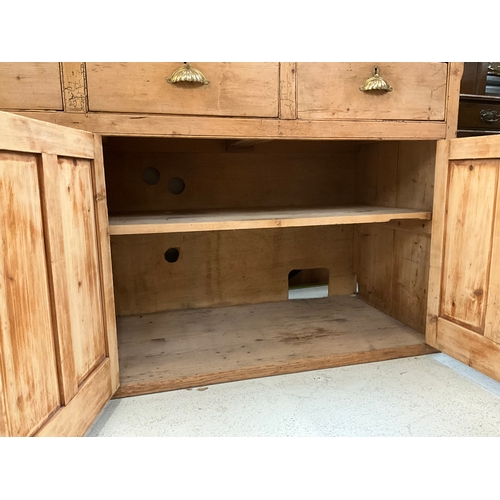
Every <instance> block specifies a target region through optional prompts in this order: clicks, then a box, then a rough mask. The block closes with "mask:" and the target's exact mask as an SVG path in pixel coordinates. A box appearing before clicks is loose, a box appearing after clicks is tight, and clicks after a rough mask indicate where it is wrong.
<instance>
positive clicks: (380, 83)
mask: <svg viewBox="0 0 500 500" xmlns="http://www.w3.org/2000/svg"><path fill="white" fill-rule="evenodd" d="M359 90H361V91H362V92H369V91H371V90H383V91H385V92H392V91H393V90H394V89H393V88H392V87H391V86H390V85H389V84H388V83H387V82H386V81H385V80H384V79H383V78H382V77H381V76H380V75H379V74H378V66H375V67H374V68H373V76H370V78H368V80H366V82H365V84H364V85H363V86H361V87H359Z"/></svg>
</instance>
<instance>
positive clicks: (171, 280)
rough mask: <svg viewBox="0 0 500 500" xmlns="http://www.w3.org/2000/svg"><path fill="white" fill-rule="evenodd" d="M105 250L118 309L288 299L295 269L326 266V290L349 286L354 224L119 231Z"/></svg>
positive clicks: (342, 289)
mask: <svg viewBox="0 0 500 500" xmlns="http://www.w3.org/2000/svg"><path fill="white" fill-rule="evenodd" d="M169 248H175V249H177V250H178V251H179V258H178V260H177V261H176V262H167V261H166V260H165V257H164V254H165V252H166V250H168V249H169ZM111 250H112V256H113V276H114V289H115V300H116V312H117V314H118V315H128V314H143V313H148V312H155V311H164V310H171V309H184V308H186V309H189V308H196V307H219V306H223V305H233V304H251V303H260V302H271V301H279V300H286V299H287V298H288V274H289V273H290V271H292V270H293V269H318V268H325V269H328V271H329V277H330V281H329V294H330V295H346V294H351V293H354V291H355V279H354V273H353V269H352V252H353V228H352V226H328V227H304V228H280V229H256V230H250V231H220V232H215V231H207V232H202V233H172V234H151V235H140V236H137V235H132V236H117V237H112V239H111Z"/></svg>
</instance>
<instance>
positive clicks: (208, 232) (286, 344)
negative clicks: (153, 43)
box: [0, 63, 500, 436]
mask: <svg viewBox="0 0 500 500" xmlns="http://www.w3.org/2000/svg"><path fill="white" fill-rule="evenodd" d="M21 66H23V67H22V68H21ZM14 69H15V68H14ZM58 70H59V72H58V73H57V75H58V76H57V78H58V82H59V85H60V87H59V88H60V96H61V97H62V107H60V108H58V107H57V106H56V105H55V104H44V103H42V100H43V99H45V97H44V95H45V94H44V93H43V92H40V95H38V93H37V92H36V91H35V92H34V93H32V95H31V96H30V98H29V99H28V97H27V98H26V104H25V105H23V102H18V103H17V104H16V105H15V107H14V109H10V108H8V106H3V109H4V110H5V111H9V112H1V113H0V130H1V134H0V160H1V161H0V193H1V196H0V215H1V218H0V225H1V228H2V238H1V240H0V245H1V249H0V252H1V255H2V256H3V259H2V261H1V262H2V263H1V264H0V349H1V351H0V435H5V436H28V435H52V436H66V435H83V434H84V433H85V431H86V430H87V428H88V427H89V426H90V425H91V423H92V421H93V420H94V419H95V417H96V416H97V415H98V413H99V412H100V410H101V409H102V407H103V406H104V404H105V403H106V401H108V400H109V399H110V398H111V397H124V396H129V395H137V394H146V393H152V392H159V391H166V390H173V389H180V388H190V387H196V386H199V385H206V384H213V383H218V382H225V381H233V380H242V379H246V378H253V377H261V376H269V375H275V374H284V373H292V372H296V371H302V370H313V369H319V368H327V367H334V366H341V365H347V364H355V363H364V362H369V361H380V360H385V359H392V358H397V357H404V356H414V355H420V354H425V353H429V352H435V350H436V349H438V350H441V351H443V352H446V353H448V354H450V355H451V356H454V357H456V358H457V359H459V360H461V361H464V362H466V363H468V364H469V365H471V366H473V367H475V368H477V369H478V370H480V371H482V372H484V373H486V374H487V375H489V376H491V377H493V378H495V379H497V380H499V379H500V313H498V306H499V301H500V281H499V278H498V276H497V275H498V272H496V271H497V270H498V268H499V265H500V262H499V260H500V248H499V247H500V227H499V224H500V215H499V208H498V206H499V205H498V203H497V200H498V198H499V192H498V190H499V182H498V175H499V167H500V137H473V138H460V139H456V138H454V136H455V133H456V124H457V114H458V100H459V86H460V77H461V72H462V64H461V63H421V64H414V63H379V64H372V63H342V64H337V63H244V64H239V63H191V64H190V66H183V65H182V64H181V63H175V64H174V63H154V64H149V63H142V64H137V63H134V64H132V63H106V64H103V63H99V64H97V63H60V65H59V67H58ZM177 70H179V71H177ZM12 71H13V67H12V65H9V67H8V68H6V69H3V68H2V67H1V65H0V80H1V79H2V78H4V77H5V78H7V77H8V78H10V81H11V82H13V83H14V84H15V82H16V81H18V82H19V81H20V82H21V83H22V78H21V80H19V79H17V78H16V77H17V76H19V75H17V74H15V73H16V72H15V71H14V73H12ZM21 71H25V72H26V71H27V72H28V73H29V72H31V73H32V74H39V75H40V86H41V88H42V87H43V88H45V87H46V81H45V80H46V79H45V78H44V77H43V74H42V72H41V71H42V67H35V66H33V67H31V68H26V65H24V64H23V65H20V66H19V72H21ZM2 72H4V75H2ZM37 72H38V73H37ZM9 75H10V76H9ZM12 75H14V76H12ZM176 79H178V80H179V81H176ZM187 79H192V80H194V81H190V82H189V81H186V80H187ZM21 83H19V85H21ZM19 89H20V90H19V92H20V95H21V94H22V92H23V90H22V87H19ZM9 92H12V86H10V87H9ZM1 94H2V91H0V103H2V102H7V100H6V99H4V100H3V101H2V98H3V97H4V96H2V95H1ZM11 95H14V96H15V95H16V92H14V93H13V94H11ZM9 99H10V98H9ZM30 99H31V100H30ZM37 99H39V103H38V102H37ZM51 106H52V107H51ZM297 273H299V274H298V276H299V277H301V278H300V279H301V280H302V283H306V284H307V283H308V280H309V281H310V280H311V279H313V277H314V279H320V280H323V281H324V282H325V284H326V285H327V286H328V296H327V297H324V298H319V299H308V300H304V299H302V300H290V299H289V288H290V287H291V286H292V284H293V283H294V282H295V281H294V280H297V279H298V278H297V277H296V276H297ZM318 277H320V278H318Z"/></svg>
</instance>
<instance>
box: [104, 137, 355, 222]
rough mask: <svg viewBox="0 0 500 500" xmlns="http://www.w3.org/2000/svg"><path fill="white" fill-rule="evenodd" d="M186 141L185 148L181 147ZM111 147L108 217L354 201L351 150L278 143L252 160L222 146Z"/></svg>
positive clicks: (257, 150) (258, 150) (131, 142)
mask: <svg viewBox="0 0 500 500" xmlns="http://www.w3.org/2000/svg"><path fill="white" fill-rule="evenodd" d="M113 139H114V138H113ZM136 141H139V144H138V145H137V146H135V143H136ZM171 141H172V142H173V143H172V144H170V142H171ZM182 141H187V142H188V144H186V145H183V144H180V142H182ZM108 142H109V143H111V145H113V144H115V147H114V148H113V149H112V150H108V147H107V146H108V144H106V147H105V148H104V155H105V165H106V186H107V192H108V195H107V196H108V209H109V212H110V214H111V215H115V214H117V213H127V212H131V211H132V212H136V213H138V212H145V211H161V212H164V211H169V212H170V211H173V212H177V211H181V210H213V209H226V208H234V209H240V208H249V209H255V208H258V209H264V208H266V207H269V208H273V209H274V208H278V207H294V206H299V207H300V206H302V207H304V206H315V207H319V206H324V207H330V206H332V205H350V204H354V203H356V201H357V200H356V186H355V182H354V173H355V172H354V161H355V156H354V144H347V145H346V144H345V143H344V144H342V143H339V142H335V141H319V142H312V141H311V142H308V141H306V142H304V141H273V142H266V143H260V144H256V145H255V146H254V149H253V152H252V153H251V154H232V153H228V152H227V151H226V146H225V142H224V141H223V140H222V141H221V140H203V139H197V140H186V139H183V140H182V139H177V140H171V139H156V141H145V140H141V139H128V141H127V143H126V144H123V143H119V144H116V141H112V140H110V141H108ZM151 142H153V144H152V146H153V147H156V150H155V151H150V152H148V151H147V149H146V150H145V151H133V150H134V149H139V148H141V147H142V146H141V143H142V145H143V146H145V145H146V143H148V144H149V143H151ZM155 143H156V144H155ZM158 143H160V144H158ZM161 143H163V144H161ZM200 143H201V144H200ZM190 147H192V148H193V149H192V151H190ZM131 149H132V151H130V150H131ZM160 149H163V151H158V150H160ZM313 164H314V168H311V165H313ZM145 169H156V171H157V173H156V175H157V178H156V179H153V181H154V180H156V181H157V182H156V184H148V183H147V182H146V181H145V180H144V178H143V175H144V171H145ZM172 178H177V179H182V182H184V191H182V193H180V194H173V193H172V192H171V191H170V189H169V182H170V180H171V179H172ZM333 186H335V188H333ZM340 186H341V187H342V188H341V189H339V188H338V187H340Z"/></svg>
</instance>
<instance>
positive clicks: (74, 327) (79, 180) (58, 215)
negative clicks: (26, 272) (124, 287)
mask: <svg viewBox="0 0 500 500" xmlns="http://www.w3.org/2000/svg"><path fill="white" fill-rule="evenodd" d="M91 168H92V162H91V161H90V160H86V159H78V158H68V157H57V156H55V155H44V162H43V180H44V199H45V206H46V219H47V221H50V222H49V223H48V224H47V241H48V249H49V253H50V255H51V257H52V258H51V270H52V280H53V287H54V304H55V311H56V318H57V326H58V336H59V344H60V348H61V351H62V352H61V359H62V360H63V364H62V376H63V380H64V386H65V398H64V400H65V402H69V401H70V400H71V398H72V397H73V396H74V395H75V394H76V393H77V392H78V387H79V385H80V384H81V383H82V382H83V380H84V379H85V378H86V377H87V376H88V375H89V374H90V373H91V372H92V371H93V370H94V369H95V368H96V366H97V365H98V364H99V363H100V362H102V361H103V359H104V357H105V356H106V349H105V339H104V337H105V336H104V324H103V319H102V316H103V311H102V302H101V293H100V276H99V257H98V254H97V249H98V247H97V233H96V224H95V211H94V200H93V196H92V175H91Z"/></svg>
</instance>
